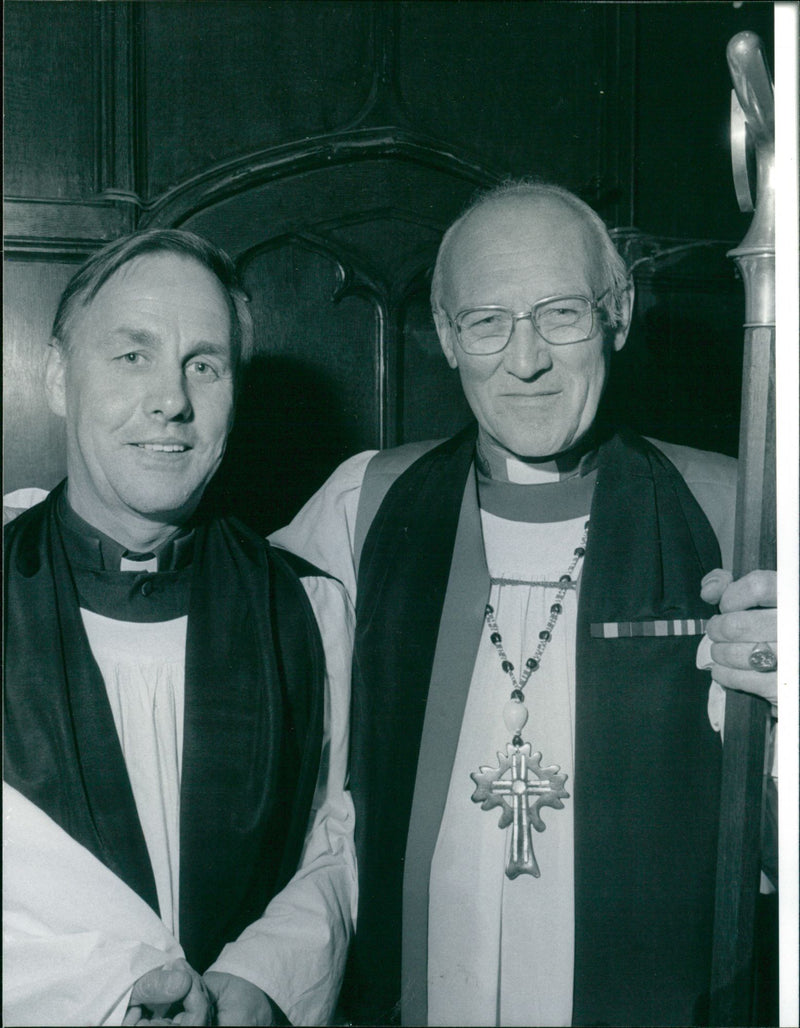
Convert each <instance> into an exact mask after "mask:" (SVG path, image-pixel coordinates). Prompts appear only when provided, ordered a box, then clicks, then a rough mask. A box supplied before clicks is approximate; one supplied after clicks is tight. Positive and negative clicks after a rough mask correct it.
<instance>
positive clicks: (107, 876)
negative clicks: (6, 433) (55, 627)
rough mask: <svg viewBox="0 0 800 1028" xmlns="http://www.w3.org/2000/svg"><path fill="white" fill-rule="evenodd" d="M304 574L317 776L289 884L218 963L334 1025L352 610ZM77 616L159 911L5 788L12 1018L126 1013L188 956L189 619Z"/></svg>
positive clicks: (342, 903) (8, 1008)
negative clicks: (317, 731) (137, 991)
mask: <svg viewBox="0 0 800 1028" xmlns="http://www.w3.org/2000/svg"><path fill="white" fill-rule="evenodd" d="M45 495H46V493H44V492H43V491H41V490H29V491H25V494H24V495H23V494H22V493H17V494H15V495H13V496H12V497H10V498H9V501H7V503H6V506H7V507H9V506H10V507H11V508H13V509H14V510H15V512H17V513H18V512H19V510H20V509H22V508H24V507H25V506H29V505H30V504H32V503H34V502H38V501H39V500H41V499H43V498H44V496H45ZM301 581H302V585H303V588H304V589H305V592H306V595H307V596H308V599H309V602H310V604H311V607H312V609H313V612H314V616H315V618H316V620H317V624H318V626H319V630H320V635H321V637H322V643H323V649H324V652H325V672H326V673H325V690H324V693H325V696H324V715H323V732H322V752H321V756H320V772H319V776H318V780H317V788H316V790H315V794H314V799H313V804H312V810H311V813H310V817H309V825H308V830H307V833H306V838H305V843H304V847H303V852H302V855H301V858H300V863H299V866H298V870H297V872H296V873H295V875H294V876H293V877H292V879H291V880H290V881H289V882H288V883H287V885H286V886H285V887H284V888H283V889H282V890H281V892H279V893H278V894H277V895H276V896H275V897H274V898H273V899H272V900H271V901H270V903H269V904H268V905H267V907H266V909H265V911H264V912H263V914H262V916H261V917H259V918H258V919H257V920H255V921H254V922H253V923H252V924H251V925H249V926H248V927H247V928H245V930H244V931H243V932H242V934H241V935H240V936H239V938H237V939H235V940H233V941H232V942H230V943H228V944H227V945H226V946H225V947H224V948H223V949H222V951H221V953H220V954H219V956H218V958H217V960H216V961H215V962H214V963H213V964H212V965H211V967H210V968H209V970H214V971H221V972H225V973H228V974H234V975H238V976H239V977H242V978H245V979H247V980H248V981H250V982H252V983H253V984H255V985H257V986H258V987H259V988H261V989H262V990H263V991H264V992H266V993H267V994H268V995H269V996H271V997H272V999H273V1000H274V1001H275V1002H276V1003H277V1004H278V1006H279V1007H281V1009H282V1010H283V1011H284V1012H285V1013H286V1015H287V1016H288V1017H289V1019H290V1021H291V1022H292V1023H294V1024H327V1023H329V1021H330V1018H331V1016H332V1013H333V1009H334V1005H335V1003H336V999H337V997H338V992H339V986H340V983H341V978H342V974H343V971H344V962H345V957H346V953H347V946H348V942H349V938H350V935H351V932H352V928H353V923H354V920H355V914H356V908H357V893H358V884H357V876H356V867H355V852H354V845H353V828H354V812H353V805H352V800H351V798H350V794H349V792H348V791H347V749H348V726H349V705H350V703H349V697H350V662H351V649H352V635H353V622H354V612H353V607H352V604H351V603H350V601H349V599H348V597H347V595H346V593H345V591H344V590H343V588H342V587H341V585H340V584H339V583H338V582H336V581H334V580H333V579H330V578H324V577H305V578H303V579H302V580H301ZM81 615H82V618H83V622H84V626H85V628H86V631H87V636H88V639H89V643H90V646H91V649H92V653H93V656H94V658H95V660H96V662H97V664H98V667H99V669H100V672H101V675H102V677H103V680H104V682H105V685H106V691H107V694H108V697H109V703H110V705H111V710H112V713H113V716H114V723H115V726H116V729H117V734H118V737H119V739H120V744H121V747H122V751H123V755H124V758H125V764H126V767H127V770H128V776H129V779H130V781H131V788H132V791H133V794H134V799H135V802H136V808H137V813H138V815H139V819H140V822H141V824H142V830H143V833H144V836H145V842H146V845H147V850H148V855H149V857H150V862H151V864H152V867H153V873H154V876H155V880H156V889H157V895H158V900H159V906H160V909H161V912H162V919H159V918H158V916H157V915H155V914H154V913H153V912H152V911H151V910H150V908H149V907H148V906H147V904H146V903H144V901H143V900H141V899H140V898H139V897H138V896H137V895H136V894H135V893H134V892H133V891H132V890H131V889H129V888H128V886H126V885H125V884H124V883H123V882H122V881H121V880H120V879H118V878H116V877H115V876H114V875H113V874H112V872H111V871H109V870H108V869H107V868H106V867H105V866H104V865H102V864H101V863H100V862H99V861H98V860H96V858H94V857H93V856H92V854H90V853H89V852H88V850H86V849H84V847H82V846H80V845H79V844H78V843H77V842H75V841H74V840H73V839H72V838H71V837H70V836H69V835H68V834H67V833H66V832H64V831H63V830H62V829H61V828H59V827H58V825H56V824H55V822H53V821H52V820H51V819H50V818H48V817H47V816H46V815H45V814H44V813H42V811H40V810H39V809H38V808H36V807H34V806H33V805H32V804H30V803H29V802H28V801H27V800H25V799H24V797H22V796H21V795H20V794H19V793H16V792H15V791H14V790H10V791H7V790H6V789H5V787H4V800H3V802H4V838H3V857H4V872H5V874H4V881H3V916H4V937H3V956H4V983H3V985H4V988H3V1000H4V1015H5V1016H4V1023H6V1024H9V1025H12V1024H31V1025H44V1024H51V1025H57V1024H109V1025H112V1024H121V1022H122V1017H123V1016H124V1013H125V1009H126V1006H127V1003H128V997H129V995H130V991H131V988H132V986H133V983H134V982H135V981H136V979H137V978H138V977H139V976H140V975H141V974H143V973H144V972H145V971H147V970H150V969H151V968H153V967H157V966H160V964H162V963H164V962H166V960H167V959H172V958H174V957H175V956H182V955H183V951H182V950H181V948H180V943H179V939H178V934H179V930H178V929H179V924H180V922H179V917H178V914H179V911H178V901H179V895H180V893H179V881H180V840H179V826H180V778H181V762H182V761H181V757H182V751H183V704H184V669H185V640H186V624H187V619H186V618H185V617H184V618H177V619H174V620H172V621H167V622H160V623H159V622H156V623H134V622H127V621H114V620H112V619H110V618H106V617H102V616H100V615H97V614H94V613H92V612H89V611H85V610H82V611H81ZM40 834H41V837H42V838H43V839H44V840H45V842H44V843H43V844H42V845H41V846H40V845H39V844H38V843H37V839H38V838H39V835H40ZM54 897H57V898H58V902H54V901H53V900H54ZM95 900H96V901H95Z"/></svg>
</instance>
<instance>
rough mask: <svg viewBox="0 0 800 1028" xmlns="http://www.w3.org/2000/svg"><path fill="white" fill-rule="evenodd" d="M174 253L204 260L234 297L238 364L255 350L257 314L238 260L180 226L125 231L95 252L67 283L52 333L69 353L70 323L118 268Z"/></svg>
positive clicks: (233, 336)
mask: <svg viewBox="0 0 800 1028" xmlns="http://www.w3.org/2000/svg"><path fill="white" fill-rule="evenodd" d="M162 253H174V254H177V255H178V256H179V257H188V258H191V259H192V260H195V261H197V262H198V263H199V264H202V266H203V267H204V268H207V269H208V271H210V272H211V274H212V275H214V276H215V278H216V279H217V280H218V281H219V284H220V285H221V286H222V288H223V290H224V291H225V295H226V296H227V298H228V305H229V307H230V312H231V350H232V352H233V355H234V362H235V365H236V367H237V369H239V368H242V367H244V366H245V365H246V364H247V363H248V361H249V360H250V359H251V357H252V356H253V348H254V336H253V318H252V315H251V314H250V307H249V302H248V298H247V294H246V293H245V291H244V289H243V288H242V286H241V284H240V282H239V276H238V274H237V272H236V267H235V266H234V263H233V261H232V260H231V259H230V257H229V256H228V255H227V254H226V253H225V251H224V250H221V249H220V248H219V247H218V246H214V244H213V243H209V241H208V240H207V239H203V238H201V237H200V236H197V235H195V234H194V232H187V231H186V230H185V229H177V228H154V229H147V230H145V231H143V232H134V233H133V234H132V235H128V236H122V238H120V239H115V240H114V241H113V242H111V243H108V244H107V245H106V246H104V247H103V248H102V249H101V250H98V251H97V253H95V254H93V255H92V256H91V257H90V258H89V260H88V261H86V263H85V264H83V265H82V266H81V267H80V268H79V269H78V271H76V272H75V274H74V275H73V276H72V278H71V279H70V280H69V282H68V283H67V286H66V288H65V290H64V292H63V293H62V294H61V300H60V301H59V304H58V310H57V311H56V316H55V320H54V321H53V332H52V337H53V340H54V341H55V343H56V345H57V346H58V347H60V349H61V350H62V351H63V352H64V353H69V350H70V346H71V339H70V325H71V322H72V320H73V318H74V316H75V313H76V312H77V311H78V310H81V309H84V308H86V307H88V306H89V304H90V303H91V302H92V300H94V298H95V296H97V294H98V292H99V291H100V290H101V289H102V287H103V286H104V285H105V283H106V282H107V281H108V280H109V279H110V278H111V276H112V275H113V274H115V272H117V271H119V269H120V268H121V267H122V266H123V265H124V264H127V263H128V262H129V261H132V260H134V259H135V258H136V257H143V256H145V255H146V254H162Z"/></svg>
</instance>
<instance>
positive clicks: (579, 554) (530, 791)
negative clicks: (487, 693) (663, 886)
mask: <svg viewBox="0 0 800 1028" xmlns="http://www.w3.org/2000/svg"><path fill="white" fill-rule="evenodd" d="M588 534H589V522H588V521H587V522H586V523H585V524H584V526H583V538H582V539H581V543H580V545H579V546H576V547H575V549H574V550H573V551H572V560H571V562H570V565H569V567H568V568H567V570H566V571H565V573H564V574H563V575H562V576H561V577H560V578H559V580H558V583H559V589H558V592H557V593H556V598H555V600H554V602H553V603H552V604H551V605H550V613H549V616H548V619H547V624H546V625H545V627H544V628H543V629H542V630H541V631H540V632H539V643H538V645H537V647H536V649H535V651H534V652H533V654H532V655H531V656H530V657H528V659H527V660H526V661H525V667H524V669H523V671H522V672H521V674H520V677H519V679H517V676H516V674H515V669H514V665H513V663H512V662H511V661H510V660H509V658H508V654H507V653H506V651H505V649H504V648H503V637H502V636H501V634H500V629H499V628H498V625H497V620H496V619H495V616H494V608H493V607H492V605H491V604H489V603H487V604H486V610H485V612H484V616H485V619H486V625H487V627H488V629H489V632H490V635H489V639H490V641H491V643H492V645H493V646H494V648H495V649H496V650H497V652H498V655H499V657H500V664H501V667H502V669H503V671H504V672H505V673H506V674H507V675H508V677H509V678H510V679H511V684H512V686H513V689H512V690H511V698H510V699H509V700H508V701H507V702H506V704H505V706H504V707H503V721H504V723H505V726H506V728H507V729H508V731H509V732H510V733H512V739H511V742H510V743H508V745H507V746H506V751H507V752H506V754H505V755H503V754H502V753H498V754H497V759H498V765H499V766H498V767H496V768H494V767H490V766H489V765H485V766H484V765H482V766H481V768H480V770H479V771H473V772H472V773H471V774H470V777H471V778H472V780H473V782H474V783H475V785H476V789H475V792H474V793H473V795H472V800H473V802H475V803H480V804H481V809H482V810H491V809H492V808H493V807H501V808H502V813H501V815H500V821H499V822H498V827H499V828H508V827H509V826H511V828H512V832H511V852H510V854H509V858H508V863H507V866H506V875H507V876H508V877H509V878H511V879H514V878H516V877H517V876H518V875H521V874H529V875H533V877H534V878H538V877H539V875H540V871H539V865H538V864H537V862H536V858H535V856H534V853H533V837H532V835H531V828H532V827H533V828H535V829H536V830H537V831H538V832H543V831H544V829H545V823H544V821H543V820H542V817H541V815H540V813H539V810H540V808H541V807H544V806H547V807H553V808H555V809H557V810H561V809H563V807H564V804H563V803H562V802H561V801H562V799H567V798H568V797H569V793H568V792H567V791H566V789H565V788H564V783H565V782H566V780H567V776H566V775H564V774H561V773H560V767H559V766H558V765H555V764H553V765H551V766H550V767H542V766H541V759H542V754H541V753H531V744H530V743H529V742H524V741H523V739H522V729H523V728H524V727H525V725H526V724H527V721H528V708H527V707H526V706H525V702H524V700H525V691H524V690H525V686H526V685H527V684H528V681H529V679H530V677H531V675H532V674H533V673H534V672H535V671H538V669H539V666H540V664H541V660H542V654H543V653H544V651H545V649H546V648H547V645H548V643H549V642H550V640H551V638H552V636H553V629H554V628H555V626H556V622H557V621H558V619H559V616H560V615H561V613H562V611H563V609H564V608H563V603H564V597H565V596H566V595H567V591H568V590H569V589H570V588H572V587H574V584H575V580H576V579H575V578H574V577H573V576H575V571H576V568H577V567H578V564H579V563H580V562H581V560H582V559H583V557H584V555H585V553H586V541H587V539H588ZM529 775H532V776H533V777H529Z"/></svg>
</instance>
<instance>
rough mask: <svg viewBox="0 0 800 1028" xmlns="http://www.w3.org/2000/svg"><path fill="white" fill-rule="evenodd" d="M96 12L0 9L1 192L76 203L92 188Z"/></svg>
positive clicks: (91, 7)
mask: <svg viewBox="0 0 800 1028" xmlns="http://www.w3.org/2000/svg"><path fill="white" fill-rule="evenodd" d="M99 7H100V5H99V4H89V3H87V4H75V3H50V2H41V3H18V2H16V3H15V2H10V3H6V4H5V5H4V20H5V25H4V35H5V82H6V87H5V135H4V145H5V154H4V159H5V161H4V163H5V191H6V193H7V194H10V195H12V196H22V197H33V196H36V197H52V198H63V197H69V198H78V197H85V196H87V195H88V194H91V193H93V192H94V190H95V189H96V188H97V172H98V169H97V142H98V127H99V108H98V101H99V90H98V85H99V71H98V63H97V56H98V54H97V43H98V30H99V14H98V11H99Z"/></svg>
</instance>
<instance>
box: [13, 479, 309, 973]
mask: <svg viewBox="0 0 800 1028" xmlns="http://www.w3.org/2000/svg"><path fill="white" fill-rule="evenodd" d="M62 489H63V486H62V487H59V489H57V490H55V491H54V492H53V493H52V494H51V496H50V497H48V498H47V499H46V500H45V501H44V502H43V503H41V504H38V505H37V506H36V507H33V508H31V509H30V510H29V511H26V512H25V513H24V514H22V515H20V516H19V518H17V519H16V521H14V522H13V523H12V524H11V525H10V526H8V529H7V531H6V539H5V615H4V616H5V661H6V667H5V697H4V744H5V754H4V758H5V759H4V777H5V779H6V781H8V782H9V783H10V784H11V785H13V786H14V787H15V788H17V789H18V790H19V791H20V792H22V793H23V794H24V795H25V796H26V797H27V798H28V799H30V800H31V801H32V802H34V803H35V804H36V805H37V806H38V807H40V808H41V809H42V810H43V811H44V812H45V813H46V814H48V815H49V816H50V817H51V818H53V820H55V821H56V822H57V823H58V824H59V825H60V826H61V827H62V828H64V829H65V830H66V831H67V832H69V834H70V835H71V836H72V837H73V838H74V839H76V840H77V841H78V842H79V843H81V844H82V845H83V846H85V847H86V848H87V849H88V850H89V851H90V852H91V853H93V854H94V855H95V856H96V857H98V859H100V860H101V861H102V862H103V863H104V864H105V865H106V866H107V867H108V868H110V870H112V871H113V872H114V873H115V874H116V875H117V876H118V877H119V878H121V879H122V881H124V882H125V883H126V884H127V885H129V886H130V887H131V888H132V889H133V890H134V891H135V892H137V893H138V894H139V895H140V896H141V897H142V899H144V900H145V901H146V902H147V903H149V904H150V906H151V907H152V908H153V909H154V910H155V911H156V912H158V901H157V897H156V888H155V881H154V878H153V872H152V868H151V866H150V861H149V857H148V853H147V848H146V845H145V841H144V836H143V833H142V830H141V826H140V824H139V820H138V817H137V813H136V807H135V803H134V798H133V793H132V790H131V786H130V782H129V779H128V775H127V771H126V768H125V763H124V760H123V757H122V750H121V748H120V744H119V740H118V737H117V733H116V729H115V726H114V721H113V716H112V713H111V708H110V706H109V703H108V698H107V695H106V690H105V686H104V683H103V680H102V677H101V675H100V672H99V669H98V667H97V664H96V663H95V661H94V658H93V657H92V654H91V650H90V648H89V643H88V640H87V637H86V633H85V631H84V628H83V623H82V621H81V616H80V611H79V607H78V600H77V595H76V592H75V587H74V583H73V580H72V575H71V573H70V568H69V564H68V561H67V557H66V553H65V551H64V546H63V542H62V539H61V533H60V530H59V525H58V520H57V515H56V504H57V501H58V495H59V494H60V492H61V491H62ZM322 710H323V655H322V648H321V641H320V639H319V632H318V630H317V627H316V622H315V620H314V616H313V613H312V611H311V608H310V605H309V603H308V600H307V598H306V596H305V592H304V590H303V588H302V585H301V584H300V582H299V579H298V578H297V576H296V575H295V574H294V572H293V571H292V570H291V569H290V567H289V564H288V563H287V561H286V560H285V558H284V557H283V556H282V555H279V554H278V553H277V552H276V551H274V550H272V549H271V548H270V547H269V545H268V544H267V543H266V542H265V541H264V540H262V539H261V538H260V537H259V536H257V535H255V534H254V533H252V532H251V531H250V530H249V529H247V528H246V527H245V526H244V525H242V524H240V523H239V522H236V521H234V520H227V519H216V520H212V521H211V522H209V523H206V524H201V525H198V527H197V529H196V532H195V550H194V559H193V577H192V586H191V592H190V600H189V618H188V629H187V640H186V674H185V709H184V746H183V773H182V782H181V823H180V833H181V839H180V846H181V854H180V861H181V876H180V941H181V944H182V946H183V948H184V951H185V952H186V956H187V959H188V960H189V963H190V964H191V965H192V966H193V967H195V968H196V969H197V970H198V971H200V972H202V971H204V970H205V968H206V967H207V966H208V965H209V964H210V963H211V962H212V961H213V960H214V959H215V958H216V956H217V955H218V953H219V951H220V949H221V948H222V946H223V945H224V944H225V943H226V942H228V941H230V940H232V939H234V938H236V937H237V935H238V934H239V933H240V932H241V931H242V930H243V929H244V928H245V927H246V926H247V925H248V924H249V923H251V922H252V921H253V920H255V919H256V918H257V917H259V916H260V915H261V914H262V913H263V911H264V908H265V907H266V905H267V903H268V901H269V900H270V899H271V897H272V896H273V895H275V893H277V892H278V891H279V890H280V889H281V888H283V886H284V885H285V884H286V882H287V881H288V880H289V878H290V877H291V876H292V874H293V873H294V871H295V870H296V867H297V863H298V860H299V857H300V853H301V849H302V845H303V840H304V836H305V829H306V824H307V820H308V815H309V811H310V806H311V801H312V798H313V793H314V788H315V783H316V777H317V771H318V765H319V753H320V743H321V731H322Z"/></svg>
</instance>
